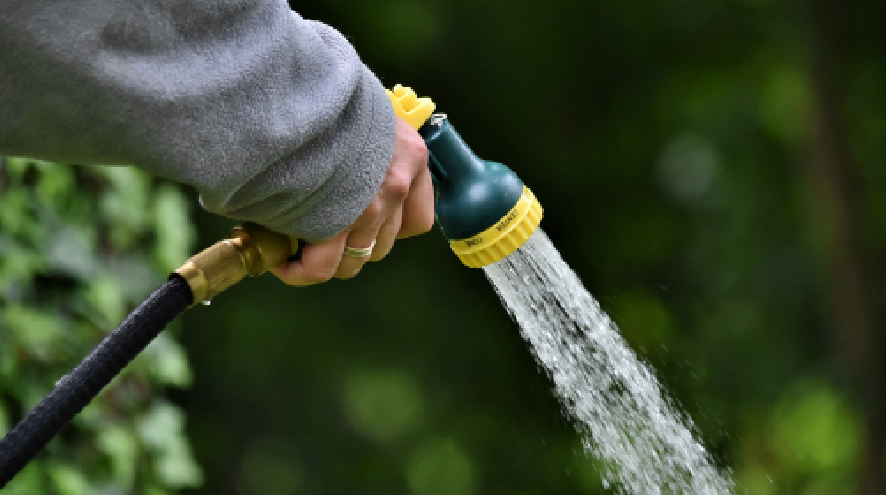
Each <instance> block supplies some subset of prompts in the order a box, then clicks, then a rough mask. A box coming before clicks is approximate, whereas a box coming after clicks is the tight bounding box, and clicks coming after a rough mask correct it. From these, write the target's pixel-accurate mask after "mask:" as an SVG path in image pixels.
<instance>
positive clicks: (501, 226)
mask: <svg viewBox="0 0 886 495" xmlns="http://www.w3.org/2000/svg"><path fill="white" fill-rule="evenodd" d="M388 97H389V98H390V99H391V104H392V105H393V106H394V112H395V113H396V114H397V116H399V117H400V118H402V119H403V120H405V121H406V122H408V123H409V124H410V125H412V127H414V128H415V129H417V130H418V132H419V134H421V136H422V137H423V138H424V140H425V144H426V145H427V147H428V152H429V155H430V157H429V163H428V167H429V168H430V170H431V177H432V179H433V181H434V191H435V193H436V197H435V200H434V208H435V210H436V214H437V223H438V224H439V225H440V229H441V230H443V235H445V236H446V238H447V239H449V246H450V247H451V248H452V250H453V251H454V252H455V254H456V256H458V258H459V259H460V260H461V261H462V263H464V264H465V265H467V266H469V267H471V268H480V267H484V266H486V265H490V264H492V263H495V262H496V261H498V260H501V259H503V258H504V257H506V256H508V255H509V254H511V253H513V252H514V251H516V250H517V249H518V248H519V247H520V246H522V245H523V243H525V242H526V241H527V240H528V239H529V236H531V235H532V233H533V232H535V230H536V229H537V228H538V224H539V223H540V222H541V216H542V209H541V204H539V202H538V200H537V199H535V196H534V195H533V194H532V191H530V190H529V188H528V187H526V186H524V185H523V182H522V181H521V180H520V178H519V177H517V174H515V173H514V172H512V171H511V170H510V169H509V168H508V167H505V166H504V165H502V164H501V163H496V162H490V161H486V160H481V159H480V158H477V156H476V155H475V154H474V152H473V151H471V149H470V148H469V147H468V145H467V144H465V142H464V140H462V138H461V136H459V135H458V133H457V132H455V129H454V128H453V127H452V125H450V124H449V120H448V119H447V118H446V115H444V114H433V112H434V109H435V105H434V102H433V101H431V100H430V98H418V97H417V96H416V95H415V92H414V91H412V89H411V88H407V87H404V86H400V85H399V84H398V85H396V86H394V89H393V90H389V91H388ZM432 114H433V115H432Z"/></svg>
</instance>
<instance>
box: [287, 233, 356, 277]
mask: <svg viewBox="0 0 886 495" xmlns="http://www.w3.org/2000/svg"><path fill="white" fill-rule="evenodd" d="M349 233H350V232H348V231H345V232H341V233H339V234H338V235H336V236H335V237H332V238H330V239H327V240H325V241H323V242H319V243H316V244H306V245H305V247H304V249H302V251H301V258H299V260H298V261H293V262H284V263H280V264H279V265H277V266H275V267H274V268H272V269H271V273H273V274H274V275H276V276H277V278H279V279H280V280H281V281H283V283H285V284H287V285H295V286H305V285H313V284H320V283H323V282H326V281H328V280H329V279H331V278H332V277H334V276H335V274H336V272H337V271H338V267H339V265H340V264H341V259H342V256H343V255H344V249H345V242H346V241H347V238H348V234H349Z"/></svg>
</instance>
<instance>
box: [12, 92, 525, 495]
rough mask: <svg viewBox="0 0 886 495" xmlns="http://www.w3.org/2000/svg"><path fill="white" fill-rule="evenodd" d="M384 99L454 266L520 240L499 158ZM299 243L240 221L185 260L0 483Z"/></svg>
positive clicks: (411, 98)
mask: <svg viewBox="0 0 886 495" xmlns="http://www.w3.org/2000/svg"><path fill="white" fill-rule="evenodd" d="M388 96H389V98H390V99H391V104H392V105H393V106H394V111H395V113H396V114H397V115H398V116H399V117H400V118H402V119H403V120H405V121H406V122H407V123H409V124H410V125H411V126H412V127H414V128H415V129H416V130H418V132H419V134H421V136H422V137H423V138H424V140H425V143H426V145H427V147H428V152H429V153H428V154H429V160H428V167H429V169H430V172H431V178H432V181H433V183H434V191H435V195H434V208H435V212H436V216H437V223H438V225H439V227H440V229H441V230H442V231H443V234H444V236H446V238H447V239H448V240H449V245H450V247H451V248H452V250H453V251H454V252H455V254H456V255H457V256H458V258H459V259H460V260H461V261H462V263H464V264H465V265H466V266H468V267H471V268H479V267H483V266H486V265H489V264H492V263H495V262H496V261H499V260H501V259H503V258H505V257H506V256H508V255H509V254H511V253H513V252H514V251H516V250H517V249H518V248H519V247H520V246H522V245H523V243H525V242H526V241H527V240H528V239H529V236H530V235H532V233H533V232H534V231H535V230H536V229H537V228H538V224H539V222H540V221H541V216H542V209H541V205H540V204H539V202H538V200H536V199H535V196H533V194H532V192H531V191H530V190H529V188H527V187H526V186H525V185H523V182H522V181H521V180H520V179H519V178H518V177H517V175H516V174H514V172H512V171H511V170H510V169H508V168H507V167H505V166H504V165H502V164H500V163H496V162H490V161H486V160H481V159H479V158H477V156H476V155H474V153H473V152H472V151H471V149H470V148H469V147H468V146H467V145H466V144H465V142H464V141H463V140H462V138H461V136H459V134H458V133H457V132H456V131H455V129H454V128H453V127H452V125H450V124H449V121H448V119H447V118H446V116H445V115H443V114H434V110H435V105H434V103H433V102H432V101H431V100H430V99H428V98H418V97H417V96H416V95H415V93H414V92H413V91H412V90H411V89H409V88H405V87H402V86H399V85H398V86H395V87H394V89H393V90H392V91H388ZM298 247H299V241H298V240H297V239H295V238H292V237H289V236H286V235H283V234H278V233H276V232H271V231H270V230H268V229H266V228H264V227H262V226H260V225H257V224H254V223H246V224H243V225H241V226H239V227H236V228H235V229H234V230H233V231H232V232H231V235H230V236H229V238H228V239H224V240H222V241H219V242H217V243H215V244H214V245H212V246H210V247H209V248H207V249H205V250H203V251H202V252H200V253H199V254H197V255H195V256H193V257H192V258H190V259H189V260H188V261H186V262H185V263H184V264H183V265H182V266H181V267H180V268H179V269H178V270H176V271H175V272H174V273H173V274H172V275H170V278H169V281H168V282H167V283H166V284H164V285H163V286H161V287H160V288H159V289H157V290H156V291H155V292H154V293H153V294H151V296H150V297H149V298H148V299H146V300H145V302H143V303H142V304H141V305H140V306H139V307H138V308H136V309H135V310H134V311H133V312H132V313H130V315H129V316H128V317H127V318H126V319H125V320H124V321H123V322H122V323H121V324H120V325H119V326H118V327H117V329H115V330H114V331H113V332H111V334H109V335H108V336H107V337H106V338H105V339H104V340H102V342H101V343H100V344H99V345H98V347H96V348H95V349H94V350H93V351H92V353H90V354H89V356H87V357H86V359H84V360H83V362H81V363H80V364H79V365H78V366H77V367H76V368H74V370H73V371H71V373H69V374H68V375H66V376H65V377H64V378H62V379H61V380H59V382H58V383H57V384H56V386H55V388H54V389H53V390H52V392H50V394H49V395H47V396H46V397H45V398H44V399H43V400H42V401H41V402H40V403H39V404H38V405H37V407H35V408H34V410H33V411H31V413H30V414H28V415H27V416H26V417H25V418H24V419H23V420H22V421H21V422H20V423H19V424H18V425H16V426H15V428H13V429H12V430H11V431H10V432H9V433H8V434H7V435H6V436H5V437H3V439H2V440H0V488H3V487H4V486H6V484H7V483H8V482H9V481H10V480H11V479H12V478H13V477H14V476H15V475H16V474H18V472H19V471H21V469H23V468H24V466H25V465H26V464H27V463H28V462H30V460H31V459H33V457H34V456H35V455H36V454H37V453H38V452H39V451H40V450H42V449H43V447H45V445H46V444H47V443H48V442H49V441H50V440H52V438H53V437H55V435H56V434H58V432H59V431H61V429H62V428H63V427H64V426H65V425H66V424H67V423H68V422H69V421H70V420H71V419H73V418H74V416H76V415H77V414H78V413H79V412H80V411H81V410H82V409H83V408H84V407H85V406H86V405H87V404H88V403H89V402H90V401H91V400H92V399H93V398H94V397H95V396H96V395H98V393H99V392H100V391H101V390H102V389H103V388H104V387H105V386H106V385H107V384H108V383H109V382H110V381H111V380H112V379H113V378H114V377H115V376H116V375H117V374H118V373H119V372H120V371H122V369H123V368H124V367H126V365H128V364H129V362H130V361H132V359H134V358H135V356H136V355H138V353H140V352H141V351H142V350H143V349H144V348H145V347H146V346H147V345H148V344H149V343H150V342H151V341H152V340H153V339H154V338H155V337H156V336H157V335H158V334H159V333H160V332H161V331H162V330H163V329H164V328H165V327H166V325H167V324H168V323H169V322H171V321H172V320H173V319H175V317H177V316H178V315H179V314H181V313H183V312H184V311H185V310H186V309H187V308H188V307H189V306H193V305H195V304H197V303H200V302H208V301H211V300H212V298H214V297H215V296H217V295H218V294H219V293H220V292H222V291H224V290H225V289H227V288H228V287H230V286H232V285H234V284H236V283H237V282H239V281H241V280H243V278H245V277H246V276H247V275H250V276H256V275H261V274H262V273H264V272H266V271H268V270H269V269H270V268H271V267H274V266H276V265H278V264H280V263H282V262H283V261H285V260H287V259H289V258H290V257H291V256H293V255H295V254H296V253H297V251H298Z"/></svg>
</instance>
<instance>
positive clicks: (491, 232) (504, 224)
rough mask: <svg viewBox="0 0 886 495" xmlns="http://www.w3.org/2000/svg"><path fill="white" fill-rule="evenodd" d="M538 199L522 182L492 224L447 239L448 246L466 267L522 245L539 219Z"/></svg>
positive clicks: (480, 264) (496, 258) (487, 262)
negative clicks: (510, 204)
mask: <svg viewBox="0 0 886 495" xmlns="http://www.w3.org/2000/svg"><path fill="white" fill-rule="evenodd" d="M541 217H542V208H541V203H539V202H538V200H537V199H535V195H533V194H532V191H530V190H529V188H528V187H526V186H525V185H524V186H523V194H522V195H521V196H520V199H519V200H518V201H517V204H515V205H514V207H513V208H511V211H509V212H508V214H507V215H505V216H504V217H502V219H501V220H499V221H498V222H497V223H496V224H495V225H493V226H492V227H489V228H488V229H486V230H484V231H483V232H480V233H479V234H477V235H475V236H473V237H471V238H469V239H459V240H454V241H449V247H451V248H452V251H453V252H455V254H456V256H458V259H460V260H461V262H462V263H464V264H465V266H467V267H469V268H481V267H484V266H487V265H491V264H493V263H495V262H496V261H499V260H501V259H504V258H505V257H506V256H508V255H510V254H511V253H513V252H514V251H516V250H517V249H518V248H519V247H520V246H522V245H523V244H524V243H525V242H526V241H527V240H529V236H531V235H532V233H533V232H535V230H536V229H537V228H538V224H539V223H541Z"/></svg>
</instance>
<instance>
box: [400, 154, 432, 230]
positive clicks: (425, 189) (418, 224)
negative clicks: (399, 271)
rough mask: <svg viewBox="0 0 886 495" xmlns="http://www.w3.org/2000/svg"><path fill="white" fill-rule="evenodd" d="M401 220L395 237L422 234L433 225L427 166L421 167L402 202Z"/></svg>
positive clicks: (430, 188) (429, 175)
mask: <svg viewBox="0 0 886 495" xmlns="http://www.w3.org/2000/svg"><path fill="white" fill-rule="evenodd" d="M402 211H403V221H402V225H401V226H400V230H399V232H398V233H397V239H404V238H406V237H411V236H414V235H418V234H424V233H425V232H427V231H429V230H431V228H432V227H433V226H434V185H433V184H432V183H431V173H430V172H429V171H428V167H424V168H422V170H421V171H420V172H419V174H418V176H416V178H415V180H414V181H412V186H411V187H410V190H409V195H408V196H407V197H406V200H405V201H404V202H403V209H402Z"/></svg>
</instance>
